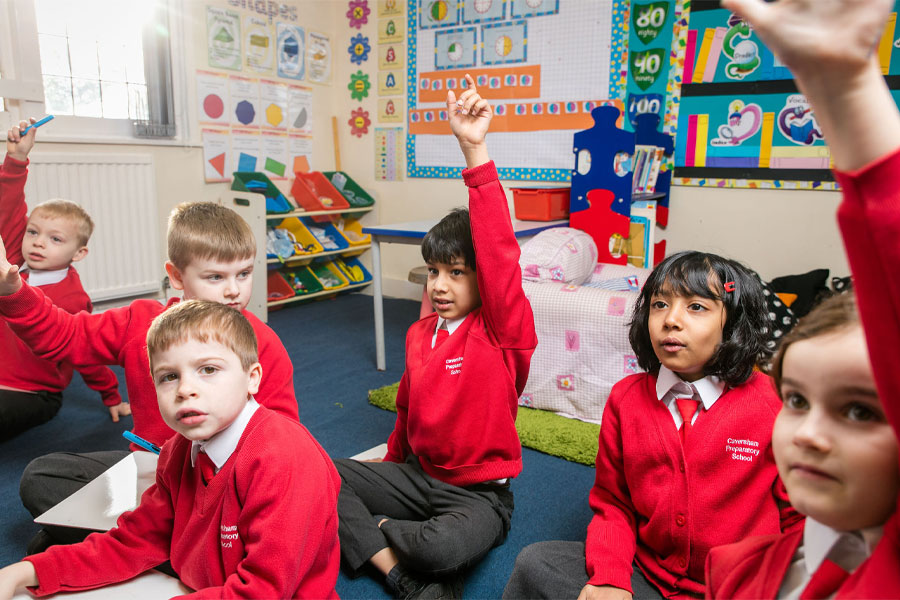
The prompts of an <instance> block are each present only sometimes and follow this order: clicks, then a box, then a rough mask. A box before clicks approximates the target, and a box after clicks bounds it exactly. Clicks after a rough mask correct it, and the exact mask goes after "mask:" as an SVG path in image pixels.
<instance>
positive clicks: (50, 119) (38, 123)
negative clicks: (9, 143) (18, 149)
mask: <svg viewBox="0 0 900 600" xmlns="http://www.w3.org/2000/svg"><path fill="white" fill-rule="evenodd" d="M52 120H53V115H47V116H46V117H44V118H43V119H41V120H40V121H35V122H34V123H32V124H31V125H29V126H28V127H26V128H25V129H20V130H19V134H20V135H25V134H26V133H28V130H29V129H31V128H33V127H40V126H41V125H43V124H44V123H47V122H49V121H52Z"/></svg>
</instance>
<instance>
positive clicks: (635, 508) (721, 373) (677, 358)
mask: <svg viewBox="0 0 900 600" xmlns="http://www.w3.org/2000/svg"><path fill="white" fill-rule="evenodd" d="M767 323H768V314H767V310H766V304H765V297H764V293H763V289H762V285H761V284H760V282H759V280H758V279H757V278H756V276H755V274H754V273H752V272H751V271H750V270H748V269H747V268H745V267H743V266H742V265H740V264H739V263H737V262H734V261H732V260H728V259H725V258H722V257H720V256H716V255H715V254H706V253H702V252H682V253H679V254H676V255H674V256H670V257H668V258H667V259H665V260H664V261H663V262H662V263H660V264H659V265H658V266H657V267H656V268H655V269H654V270H653V272H652V273H651V274H650V277H649V278H648V279H647V282H646V283H645V284H644V287H643V290H642V291H641V295H640V298H639V299H638V302H637V303H636V304H635V308H634V314H633V318H632V321H631V325H630V332H629V337H630V340H631V345H632V347H633V349H634V351H635V354H636V355H637V360H638V364H639V365H640V366H641V367H642V368H643V369H645V370H646V371H647V372H646V373H639V374H635V375H631V376H629V377H626V378H625V379H623V380H622V381H620V382H619V383H617V384H616V385H615V386H614V387H613V389H612V392H611V393H610V396H609V400H608V401H607V404H606V407H605V408H604V412H603V421H602V425H601V427H600V443H599V450H598V452H597V468H596V478H595V483H594V487H593V489H592V490H591V493H590V505H591V508H592V509H593V511H594V517H593V519H592V520H591V523H590V525H589V526H588V532H587V539H586V542H585V543H584V544H581V543H576V542H540V543H538V544H533V545H531V546H528V547H527V548H525V549H524V550H523V551H522V553H520V554H519V557H518V558H517V559H516V565H515V568H514V570H513V574H512V577H511V578H510V581H509V583H508V584H507V587H506V590H505V592H504V597H505V598H538V597H541V598H559V597H571V598H575V597H578V598H579V599H580V600H586V599H594V598H630V597H632V595H633V596H634V597H638V598H661V597H667V598H668V597H673V596H675V597H677V596H697V595H703V594H704V591H705V583H704V572H703V566H704V563H705V561H706V555H707V553H708V552H709V550H710V548H712V547H714V546H718V545H721V544H727V543H731V542H735V541H738V540H741V539H743V538H744V537H747V536H750V535H762V534H767V533H768V534H774V533H780V532H782V531H786V530H792V529H794V528H797V527H799V526H800V523H801V517H800V516H799V515H798V514H797V513H796V511H794V510H793V508H791V506H790V504H789V503H788V501H787V495H786V493H785V491H784V486H783V485H782V484H781V481H780V480H779V478H778V473H777V470H776V468H775V462H774V458H773V456H772V449H771V435H772V424H773V422H774V420H775V416H776V414H777V413H778V409H779V407H780V402H779V400H778V396H777V395H776V394H775V392H774V388H773V386H772V382H771V379H770V378H769V377H768V376H766V375H764V374H762V373H760V372H759V371H756V370H754V367H755V366H756V365H757V364H759V363H760V362H761V361H762V360H764V359H766V358H767V357H768V352H767V350H766V345H765V342H766V325H767ZM585 583H586V584H587V585H585Z"/></svg>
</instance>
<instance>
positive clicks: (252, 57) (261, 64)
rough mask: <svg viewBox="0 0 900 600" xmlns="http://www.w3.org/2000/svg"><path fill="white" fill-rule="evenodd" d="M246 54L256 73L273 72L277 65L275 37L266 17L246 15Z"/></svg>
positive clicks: (248, 64)
mask: <svg viewBox="0 0 900 600" xmlns="http://www.w3.org/2000/svg"><path fill="white" fill-rule="evenodd" d="M244 56H245V58H246V64H247V67H248V68H249V69H250V70H251V71H254V72H256V73H271V72H272V67H274V66H275V39H274V35H273V32H272V27H271V26H270V25H269V22H268V21H267V20H266V19H262V18H259V17H256V16H253V15H244Z"/></svg>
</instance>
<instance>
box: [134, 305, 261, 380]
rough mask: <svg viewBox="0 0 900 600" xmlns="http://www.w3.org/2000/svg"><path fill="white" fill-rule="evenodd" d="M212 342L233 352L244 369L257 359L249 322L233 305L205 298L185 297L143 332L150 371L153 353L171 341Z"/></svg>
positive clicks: (247, 368)
mask: <svg viewBox="0 0 900 600" xmlns="http://www.w3.org/2000/svg"><path fill="white" fill-rule="evenodd" d="M188 340H196V341H198V342H202V343H206V342H208V341H209V340H213V341H216V342H218V343H220V344H222V345H223V346H225V347H226V348H228V349H230V350H231V351H232V352H234V353H235V354H236V355H237V357H238V358H239V359H240V361H241V366H242V367H243V368H244V370H245V371H246V370H249V369H250V367H251V366H252V365H253V364H255V363H256V362H258V360H259V352H258V350H257V345H256V333H255V332H254V331H253V326H252V325H251V324H250V321H248V320H247V318H246V317H245V316H244V315H242V314H241V313H240V311H237V310H235V309H233V308H230V307H228V306H226V305H224V304H219V303H218V302H210V301H208V300H185V301H184V302H179V303H178V304H176V305H175V306H172V307H171V308H168V309H166V310H165V311H163V312H162V313H160V314H159V315H158V316H157V317H156V318H155V319H153V323H151V325H150V329H149V330H148V331H147V354H148V356H149V357H150V370H151V371H152V370H153V355H154V354H157V353H159V352H165V351H166V350H168V349H169V348H171V347H172V345H174V344H180V343H184V342H186V341H188Z"/></svg>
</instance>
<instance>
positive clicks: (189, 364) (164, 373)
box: [0, 300, 340, 600]
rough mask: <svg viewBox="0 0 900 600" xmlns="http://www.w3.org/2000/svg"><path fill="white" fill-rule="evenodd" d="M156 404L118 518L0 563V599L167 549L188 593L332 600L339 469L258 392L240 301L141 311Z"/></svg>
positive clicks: (101, 578) (86, 582)
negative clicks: (146, 470)
mask: <svg viewBox="0 0 900 600" xmlns="http://www.w3.org/2000/svg"><path fill="white" fill-rule="evenodd" d="M146 339H147V341H146V344H147V350H146V353H147V354H148V356H149V368H150V369H151V374H152V381H153V384H154V386H155V388H156V395H157V398H158V402H159V413H160V414H161V415H162V419H163V420H164V421H165V423H166V424H167V425H168V426H169V427H171V428H172V429H174V430H175V431H176V432H177V434H178V435H174V436H172V437H171V438H170V439H169V441H167V442H166V443H165V445H164V446H163V448H162V452H161V453H160V456H159V465H158V467H157V471H156V484H155V485H153V486H151V487H150V489H148V490H147V491H146V492H144V495H143V496H142V497H141V503H140V505H139V506H138V507H137V508H136V509H135V510H134V511H131V512H128V513H125V514H123V515H122V516H121V517H119V520H118V522H117V524H116V527H115V528H113V529H111V530H110V531H108V532H106V533H95V534H92V535H91V536H89V537H88V538H87V539H86V540H85V541H84V542H82V543H80V544H75V545H70V546H55V547H53V548H50V549H49V550H48V551H46V552H44V553H41V554H37V555H34V556H29V557H28V558H26V559H25V560H24V561H22V562H20V563H15V564H13V565H10V566H8V567H6V568H4V569H2V570H0V600H2V599H4V598H10V597H11V596H12V594H13V593H14V591H15V590H16V588H19V587H21V586H28V587H31V588H33V590H32V591H34V592H35V593H36V594H38V595H41V596H43V595H46V594H53V593H55V592H59V591H77V590H85V589H91V588H96V587H101V586H104V585H108V584H110V583H115V582H119V581H124V580H126V579H130V578H132V577H134V576H135V575H138V574H139V573H142V572H144V571H146V570H148V569H151V568H153V567H155V566H156V565H158V564H160V563H162V562H164V561H166V560H169V561H171V563H172V567H173V568H174V570H175V571H176V572H177V573H178V575H179V578H180V579H181V581H183V582H184V583H185V584H186V585H188V586H189V587H191V588H193V589H195V590H197V592H196V593H195V594H190V595H189V596H188V597H196V598H238V597H240V598H337V594H336V593H335V590H334V584H335V581H336V580H337V575H338V570H339V567H340V552H339V550H338V539H337V496H338V492H339V489H340V480H339V478H338V475H337V472H336V471H335V469H334V466H333V464H332V463H331V460H330V459H329V458H328V455H327V454H326V453H325V451H324V450H323V449H322V447H321V446H319V444H318V443H317V442H316V441H315V439H313V437H312V435H310V433H309V432H308V431H307V430H306V429H305V428H304V427H303V426H302V425H300V424H299V423H297V422H296V419H289V418H287V417H285V416H284V415H281V414H278V413H276V412H274V411H272V410H269V409H267V408H266V407H264V406H261V405H259V404H257V403H256V401H255V400H254V399H253V395H254V394H256V393H257V391H258V390H259V387H260V380H261V379H263V378H264V372H263V370H262V367H261V366H260V363H259V361H258V355H257V346H256V336H255V335H254V332H253V327H252V326H251V324H250V323H249V322H248V320H247V319H246V318H245V317H243V316H241V314H240V313H239V312H238V311H235V310H231V309H229V308H226V307H225V306H222V305H221V304H218V303H215V302H205V301H202V300H190V301H186V302H182V303H180V304H178V305H177V306H174V307H172V308H171V309H169V310H166V311H165V312H163V313H162V314H160V315H159V316H157V317H156V318H155V319H154V320H153V324H152V325H151V327H150V329H149V331H148V333H147V338H146Z"/></svg>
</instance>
